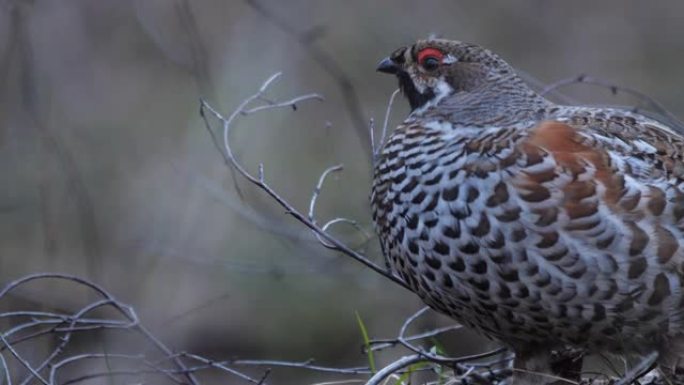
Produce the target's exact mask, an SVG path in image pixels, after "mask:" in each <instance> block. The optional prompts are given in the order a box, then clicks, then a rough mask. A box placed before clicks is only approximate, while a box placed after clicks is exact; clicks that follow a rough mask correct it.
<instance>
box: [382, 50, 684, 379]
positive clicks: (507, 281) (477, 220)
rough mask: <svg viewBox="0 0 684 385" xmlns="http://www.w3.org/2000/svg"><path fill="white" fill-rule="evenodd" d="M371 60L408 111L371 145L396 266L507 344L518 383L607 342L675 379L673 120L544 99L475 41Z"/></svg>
mask: <svg viewBox="0 0 684 385" xmlns="http://www.w3.org/2000/svg"><path fill="white" fill-rule="evenodd" d="M377 71H379V72H383V73H387V74H392V75H395V76H396V77H397V78H398V82H399V88H400V89H401V91H402V93H403V95H404V96H405V98H406V99H407V100H408V103H409V106H410V110H411V112H410V113H409V114H408V117H407V118H406V119H405V120H404V121H403V122H402V123H401V124H399V125H398V126H397V127H396V128H395V129H393V130H392V132H391V133H390V134H389V135H388V138H387V140H386V141H385V143H384V144H383V146H382V148H381V149H380V151H379V154H378V159H377V161H376V163H375V165H374V172H373V182H372V190H371V196H370V201H371V208H372V219H373V222H374V227H375V229H376V232H377V234H378V237H379V239H380V246H381V249H382V252H383V254H384V256H385V258H386V260H387V261H388V264H389V268H390V269H391V272H392V273H393V274H395V275H396V276H398V277H400V278H401V279H402V280H403V281H404V282H405V283H406V284H407V286H408V287H409V288H410V290H411V291H413V292H415V293H416V294H417V295H418V296H419V297H420V298H421V299H422V300H423V301H424V302H425V303H426V304H427V305H429V306H430V307H431V308H433V309H435V310H437V311H438V312H440V313H443V314H445V315H447V316H449V317H451V318H452V319H454V320H456V321H457V322H459V323H461V324H462V325H465V326H466V327H469V328H472V329H473V330H475V331H477V332H478V333H480V334H481V335H484V336H486V337H488V338H490V339H493V340H495V341H499V342H500V343H502V344H504V345H505V346H507V347H509V348H510V349H511V350H512V351H513V352H514V353H515V360H514V363H513V368H514V369H513V370H514V376H513V378H514V379H513V383H515V384H528V383H529V384H541V383H547V382H546V381H545V380H544V378H540V377H534V374H530V373H545V374H549V373H559V372H563V371H564V373H563V375H564V376H565V377H574V378H575V379H579V372H580V370H581V365H582V363H581V357H583V356H585V355H588V354H603V353H609V354H618V355H625V356H630V357H633V356H634V357H644V356H648V355H649V354H652V355H654V357H657V358H656V364H655V365H658V367H659V368H660V369H661V371H662V372H663V373H667V375H668V376H669V377H670V378H671V380H670V381H671V383H680V382H675V380H674V379H675V378H676V377H677V375H681V373H682V371H681V369H679V368H678V366H677V363H678V362H679V361H680V360H681V361H682V362H684V360H682V358H684V137H683V136H682V134H681V133H680V132H678V131H677V129H676V127H672V125H668V124H666V123H663V121H661V120H659V119H654V118H649V117H647V116H645V115H642V114H640V113H639V112H638V111H634V110H629V109H626V108H618V107H603V106H572V105H562V104H557V103H554V102H551V101H550V100H548V99H547V98H545V97H543V96H542V95H540V93H538V92H536V91H535V90H534V89H533V88H532V87H531V86H529V85H528V84H527V83H526V82H525V81H524V80H523V78H522V77H521V76H520V75H519V74H518V72H517V71H516V70H515V69H514V68H513V67H512V66H511V65H510V64H508V63H507V62H506V61H505V60H504V59H502V58H501V57H500V56H499V55H497V54H495V53H494V52H492V51H490V50H488V49H486V48H484V47H481V46H479V45H476V44H472V43H465V42H461V41H454V40H447V39H436V38H431V39H427V40H418V41H417V42H415V43H413V44H411V45H408V46H404V47H401V48H399V49H397V50H395V51H394V52H393V53H392V54H391V55H390V56H388V57H387V58H385V59H383V60H382V61H381V62H380V63H379V65H378V67H377ZM563 352H574V353H573V354H570V355H569V356H568V355H564V354H563ZM570 359H572V360H573V361H572V363H574V364H572V363H570V362H569V360H570ZM578 361H579V366H577V362H578ZM561 364H563V365H561ZM568 365H570V366H568ZM559 368H561V369H559ZM563 368H565V369H563ZM568 368H570V370H569V369H568ZM525 373H527V374H525ZM677 381H680V380H677Z"/></svg>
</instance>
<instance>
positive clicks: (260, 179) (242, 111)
mask: <svg viewBox="0 0 684 385" xmlns="http://www.w3.org/2000/svg"><path fill="white" fill-rule="evenodd" d="M279 76H280V73H276V74H274V75H273V76H271V77H270V78H268V79H267V80H266V81H265V82H264V83H263V85H262V86H261V87H260V88H259V91H258V92H257V93H255V94H254V95H252V96H250V97H248V98H247V99H245V100H244V101H243V102H242V103H241V104H240V105H239V106H238V108H237V109H236V110H235V111H234V112H233V113H232V114H231V115H230V116H229V117H228V118H227V119H226V118H224V117H223V116H222V115H221V114H220V113H219V112H218V111H216V110H215V109H214V108H213V107H211V105H209V104H208V103H207V102H206V101H204V100H202V101H201V108H200V113H201V116H202V118H203V120H204V122H205V126H206V128H207V130H209V132H210V133H212V134H213V129H212V127H211V124H210V123H209V121H208V119H207V117H206V114H205V110H207V111H209V112H210V113H211V114H212V115H214V117H215V118H216V119H218V120H219V121H220V122H222V123H223V147H224V151H225V157H226V158H227V159H228V161H229V162H230V164H231V165H232V166H233V167H234V168H235V169H236V170H237V171H238V173H240V174H241V175H242V176H243V177H244V178H246V179H247V180H248V181H249V182H251V183H252V184H254V185H256V186H257V187H259V188H260V189H261V190H263V191H264V192H266V193H267V194H268V195H269V196H271V198H273V199H274V200H275V201H276V202H277V203H278V204H279V205H280V206H281V207H282V208H284V209H285V211H286V213H287V214H290V215H292V216H293V217H294V218H295V219H296V220H298V221H299V222H301V223H302V224H304V225H305V226H306V227H308V228H309V229H311V230H312V231H313V232H314V233H315V234H317V235H318V236H320V238H321V239H323V240H324V241H325V242H326V243H328V244H329V245H332V246H333V247H334V248H335V250H337V251H340V252H342V253H343V254H346V255H347V256H349V257H351V258H353V259H355V260H356V261H358V262H361V263H362V264H364V265H365V266H367V267H369V268H370V269H371V270H373V271H375V272H376V273H379V274H381V275H382V276H384V277H385V278H387V279H389V280H391V281H393V282H394V283H396V284H398V285H400V286H402V287H404V288H405V289H408V290H410V288H409V286H408V285H407V283H406V282H405V281H404V280H403V279H401V278H400V277H399V276H397V275H394V274H393V273H391V272H389V271H387V270H385V269H384V268H382V267H380V266H379V265H377V264H375V263H374V262H372V261H371V260H369V259H368V258H366V257H365V256H364V255H362V254H360V253H358V252H356V251H354V250H353V249H351V248H350V247H348V246H347V245H345V244H344V243H343V242H341V241H339V240H338V239H337V238H335V237H333V236H332V235H330V234H328V233H327V232H325V231H324V230H323V229H322V228H321V227H320V226H318V225H317V224H316V223H314V222H313V221H311V220H309V219H308V218H307V216H306V215H305V214H303V213H301V212H300V211H299V210H297V209H296V208H295V207H294V206H292V205H291V204H290V203H289V202H288V201H287V200H285V199H284V198H283V197H281V196H280V195H279V194H278V193H277V192H276V191H275V190H273V189H272V188H271V187H270V186H269V185H268V184H267V183H266V181H265V179H264V171H263V165H262V164H260V165H259V171H258V174H257V176H254V175H253V174H251V173H250V172H248V171H247V170H246V169H245V168H244V166H243V165H242V164H240V162H239V161H238V160H237V159H236V158H235V155H234V154H233V150H232V148H231V145H230V129H231V124H232V123H233V122H234V120H235V119H236V118H237V116H238V115H249V113H250V111H251V112H256V111H266V110H269V109H272V108H283V107H293V106H295V105H296V103H298V102H302V101H307V100H311V99H318V100H321V99H322V97H321V96H320V95H317V94H310V95H304V96H300V97H297V98H294V99H291V100H289V101H286V102H281V103H277V104H269V105H267V106H259V107H255V108H253V109H251V110H247V109H246V108H247V106H248V105H249V104H250V103H252V102H253V101H255V100H258V99H259V98H260V97H261V96H262V95H263V94H264V93H265V92H266V90H267V89H268V87H269V86H270V85H271V84H272V83H273V82H274V81H275V80H276V79H277V78H278V77H279Z"/></svg>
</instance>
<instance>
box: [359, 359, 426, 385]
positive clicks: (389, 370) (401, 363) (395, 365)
mask: <svg viewBox="0 0 684 385" xmlns="http://www.w3.org/2000/svg"><path fill="white" fill-rule="evenodd" d="M423 361H425V357H423V356H421V355H420V354H412V355H410V356H404V357H401V358H400V359H398V360H396V361H394V362H392V363H391V364H389V365H387V366H385V367H384V368H382V369H380V370H378V372H377V373H375V374H374V375H373V377H371V378H370V380H368V382H366V385H379V384H380V383H382V381H384V380H385V378H387V377H389V376H391V375H392V374H394V373H397V372H399V371H400V370H401V369H404V368H405V367H407V366H411V365H413V364H416V363H418V362H423Z"/></svg>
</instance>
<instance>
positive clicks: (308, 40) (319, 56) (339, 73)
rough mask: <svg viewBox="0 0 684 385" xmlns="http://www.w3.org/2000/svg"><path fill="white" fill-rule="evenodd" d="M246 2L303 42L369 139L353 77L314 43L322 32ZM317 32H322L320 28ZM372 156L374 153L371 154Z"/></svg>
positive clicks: (360, 133) (359, 130) (361, 133)
mask: <svg viewBox="0 0 684 385" xmlns="http://www.w3.org/2000/svg"><path fill="white" fill-rule="evenodd" d="M245 2H246V3H247V5H249V6H250V7H251V8H252V9H254V10H255V11H256V12H258V13H259V14H261V15H262V16H263V17H264V18H266V19H267V20H268V21H270V22H271V23H273V24H274V25H275V26H276V27H278V28H279V29H281V30H282V31H283V32H285V33H286V34H288V35H290V36H291V37H292V38H294V39H295V40H296V41H297V42H298V43H299V44H301V45H302V46H303V47H304V48H305V49H306V51H307V52H308V53H309V55H311V57H312V58H313V60H314V61H315V62H316V63H318V64H319V65H320V66H321V68H322V69H323V70H324V71H325V72H327V73H328V75H329V76H330V77H331V78H333V80H334V81H335V83H336V84H337V86H338V88H339V90H340V93H341V94H342V100H343V101H344V105H345V108H346V110H347V113H348V114H349V118H350V119H351V121H352V124H353V125H354V128H355V129H356V131H357V132H356V133H357V134H358V136H359V138H360V139H361V140H362V141H363V142H365V141H366V140H368V139H367V138H366V136H365V130H366V120H365V118H364V116H363V111H362V108H361V102H360V101H359V97H358V95H357V94H356V89H355V88H354V85H353V83H352V81H351V79H350V78H349V76H348V75H347V74H346V72H345V71H344V69H343V68H342V67H341V66H340V65H339V64H338V63H337V61H336V60H335V57H334V56H332V55H330V54H328V53H327V52H325V51H324V50H322V49H320V48H318V47H317V46H316V45H315V44H314V40H315V38H317V37H319V36H320V33H311V30H309V31H304V32H300V31H298V30H297V28H295V27H294V26H293V25H291V24H290V23H288V22H287V21H285V20H284V19H283V18H282V17H281V16H280V15H278V14H276V13H275V12H273V11H272V10H271V9H269V8H268V7H266V6H264V5H262V4H261V3H260V2H259V1H257V0H245ZM316 32H320V29H319V30H318V31H316ZM365 145H366V143H364V146H365ZM370 156H371V157H372V154H370Z"/></svg>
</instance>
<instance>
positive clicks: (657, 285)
mask: <svg viewBox="0 0 684 385" xmlns="http://www.w3.org/2000/svg"><path fill="white" fill-rule="evenodd" d="M518 148H519V151H520V154H521V156H522V157H524V158H525V159H528V161H527V163H526V165H525V167H523V168H522V169H521V170H520V172H518V173H516V174H515V175H513V176H511V179H510V184H511V185H512V186H514V188H515V191H516V192H517V194H518V197H519V200H520V202H521V204H522V205H523V207H524V209H523V211H525V212H527V213H529V216H528V217H527V219H526V221H527V223H526V224H525V226H526V227H527V228H528V229H529V230H530V231H533V232H536V233H537V234H538V239H537V241H536V242H532V243H531V244H530V245H529V249H530V253H531V254H534V255H538V256H541V257H542V258H543V259H544V262H545V263H546V264H547V265H548V266H551V268H552V269H555V271H557V272H558V273H560V274H561V275H563V276H566V277H571V278H575V279H580V280H584V281H585V284H590V285H592V288H594V287H595V288H596V290H593V289H592V290H590V293H591V292H592V291H595V292H596V293H598V294H597V295H599V296H603V297H605V298H602V302H600V303H601V304H602V306H603V305H605V307H606V310H607V311H609V312H613V313H616V312H621V311H623V309H622V308H623V307H624V306H625V300H627V301H628V302H630V305H629V306H632V307H637V308H639V310H638V311H637V313H635V314H638V316H633V317H632V318H634V319H636V318H637V317H647V316H648V315H649V314H658V315H660V316H661V317H663V319H665V320H667V322H668V324H671V325H672V327H673V328H674V327H681V326H682V319H681V318H682V317H681V308H682V304H681V300H682V286H683V279H682V264H683V263H684V233H683V231H682V230H683V229H684V228H683V221H682V218H683V217H684V194H683V193H682V189H681V185H682V182H683V180H682V174H681V171H682V169H684V163H683V161H682V155H681V154H683V153H684V141H683V140H682V138H681V137H680V136H679V135H677V134H676V133H674V132H672V131H670V130H668V129H667V128H665V127H659V126H658V125H657V124H655V123H652V122H646V123H640V122H638V121H637V120H635V119H633V118H621V119H617V120H611V119H593V120H592V119H589V118H586V117H575V118H570V119H564V120H562V121H545V122H542V123H540V124H539V125H537V126H536V127H534V128H533V129H532V130H531V131H530V132H529V135H528V136H527V138H525V139H524V140H522V141H521V142H519V144H518ZM530 160H531V161H530ZM625 296H627V297H625ZM620 297H622V299H619V298H620ZM659 321H660V320H659ZM663 322H664V321H663Z"/></svg>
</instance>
